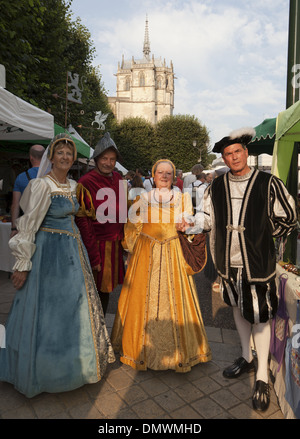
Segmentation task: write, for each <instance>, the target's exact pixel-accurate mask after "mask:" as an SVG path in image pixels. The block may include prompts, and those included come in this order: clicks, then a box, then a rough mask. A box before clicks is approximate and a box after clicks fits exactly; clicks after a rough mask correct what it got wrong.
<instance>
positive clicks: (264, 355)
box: [233, 307, 271, 383]
mask: <svg viewBox="0 0 300 439" xmlns="http://www.w3.org/2000/svg"><path fill="white" fill-rule="evenodd" d="M233 316H234V321H235V325H236V328H237V331H238V333H239V336H240V340H241V345H242V356H243V357H244V358H245V360H246V361H248V363H250V362H251V361H252V359H253V356H252V349H251V336H252V337H253V341H254V345H255V350H256V353H257V361H258V369H257V373H256V380H257V381H258V380H261V381H264V382H265V383H268V381H269V380H268V358H269V350H270V338H271V326H270V323H269V322H266V323H256V324H253V325H252V324H251V323H249V322H248V321H247V320H245V319H244V317H242V315H241V312H240V310H239V308H237V307H234V308H233Z"/></svg>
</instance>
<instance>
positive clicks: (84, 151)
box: [54, 123, 91, 159]
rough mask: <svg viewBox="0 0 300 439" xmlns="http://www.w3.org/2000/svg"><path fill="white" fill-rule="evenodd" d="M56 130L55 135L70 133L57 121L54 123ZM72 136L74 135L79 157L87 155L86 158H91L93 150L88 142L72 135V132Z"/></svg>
mask: <svg viewBox="0 0 300 439" xmlns="http://www.w3.org/2000/svg"><path fill="white" fill-rule="evenodd" d="M54 131H55V135H56V134H60V133H68V134H70V133H69V131H68V130H67V129H65V128H62V127H61V126H59V125H57V124H56V123H55V124H54ZM70 136H71V137H72V139H73V140H74V142H75V145H76V149H77V155H78V157H85V158H88V159H89V158H90V150H91V148H90V147H89V145H88V144H87V143H84V142H82V141H81V140H79V139H77V138H76V137H74V136H72V134H70Z"/></svg>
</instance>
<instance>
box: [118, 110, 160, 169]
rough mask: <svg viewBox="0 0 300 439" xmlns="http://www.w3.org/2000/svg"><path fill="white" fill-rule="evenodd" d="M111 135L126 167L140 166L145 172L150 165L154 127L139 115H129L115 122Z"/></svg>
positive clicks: (134, 167)
mask: <svg viewBox="0 0 300 439" xmlns="http://www.w3.org/2000/svg"><path fill="white" fill-rule="evenodd" d="M112 137H113V138H114V141H115V142H116V145H117V147H118V149H119V151H120V154H121V156H122V164H123V165H124V166H125V168H127V169H132V170H134V171H135V170H136V168H142V169H143V172H144V173H146V172H147V171H148V170H150V169H151V167H152V159H151V157H152V154H151V151H152V149H153V148H154V127H153V125H152V124H151V123H150V122H148V121H147V120H146V119H143V118H141V117H129V118H126V119H124V120H123V121H122V122H120V123H116V124H115V128H114V129H113V132H112Z"/></svg>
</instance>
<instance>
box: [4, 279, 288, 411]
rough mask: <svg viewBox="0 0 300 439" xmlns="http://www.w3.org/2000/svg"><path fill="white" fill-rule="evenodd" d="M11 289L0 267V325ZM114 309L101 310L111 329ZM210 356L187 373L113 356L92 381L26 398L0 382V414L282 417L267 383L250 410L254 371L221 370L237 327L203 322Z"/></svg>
mask: <svg viewBox="0 0 300 439" xmlns="http://www.w3.org/2000/svg"><path fill="white" fill-rule="evenodd" d="M13 295H14V290H13V288H12V285H11V281H10V279H9V278H8V274H7V273H4V272H0V324H5V321H6V318H7V314H8V312H9V309H10V305H11V302H12V300H13ZM113 319H114V314H113V313H109V314H107V317H106V321H107V326H108V328H109V329H111V327H112V324H113ZM206 331H207V335H208V339H209V343H210V346H211V349H212V354H213V359H212V361H210V362H209V363H205V364H199V365H196V366H194V367H193V368H192V370H191V372H188V373H186V374H178V373H175V372H173V371H151V370H148V371H145V372H137V371H135V370H133V369H132V368H130V367H129V366H127V365H123V364H122V363H121V362H120V361H119V359H118V358H117V360H116V362H115V363H113V364H110V365H109V366H108V368H107V371H106V374H105V377H104V378H103V379H102V380H101V381H100V382H99V383H97V384H89V385H85V386H83V387H81V388H79V389H76V390H73V391H71V392H65V393H59V394H48V393H43V394H41V395H38V396H36V397H34V398H31V399H28V398H26V397H25V396H23V395H22V394H20V393H19V392H17V391H16V390H15V389H14V387H13V386H12V385H11V384H8V383H3V382H0V419H99V420H101V419H102V420H106V419H148V420H150V419H152V420H154V419H166V420H167V419H169V420H176V419H180V420H183V419H190V420H199V419H263V418H267V419H284V416H283V414H282V412H281V410H280V407H279V406H278V402H277V397H276V395H275V393H274V391H273V387H272V385H271V404H270V407H269V409H268V410H267V411H266V412H265V413H258V412H255V411H254V410H253V409H252V401H251V394H252V388H253V385H254V379H255V375H254V373H253V372H252V373H249V374H244V375H242V376H241V377H239V378H237V379H234V380H229V379H226V378H224V377H223V375H222V370H223V368H224V367H226V366H227V365H229V364H231V363H232V361H233V360H234V359H235V358H237V357H239V356H240V353H241V349H240V344H239V339H238V335H237V332H236V331H235V330H234V329H224V328H217V327H212V326H206Z"/></svg>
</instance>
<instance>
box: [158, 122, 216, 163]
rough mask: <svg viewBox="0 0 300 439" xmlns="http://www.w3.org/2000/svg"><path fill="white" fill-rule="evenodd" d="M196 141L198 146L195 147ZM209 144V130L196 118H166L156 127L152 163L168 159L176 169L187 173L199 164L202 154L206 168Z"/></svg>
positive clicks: (202, 161)
mask: <svg viewBox="0 0 300 439" xmlns="http://www.w3.org/2000/svg"><path fill="white" fill-rule="evenodd" d="M194 141H195V142H196V146H193V142H194ZM208 143H209V136H208V132H207V129H206V127H205V126H202V125H201V124H200V122H199V121H198V119H197V118H196V117H195V116H190V115H177V116H166V117H164V118H163V119H162V120H161V121H160V122H158V123H157V125H156V130H155V144H156V146H155V148H154V149H152V161H153V162H154V161H156V160H157V159H161V158H168V159H170V160H172V161H173V162H174V164H175V166H176V168H179V169H182V170H183V171H184V172H187V171H190V170H191V168H192V166H193V165H194V164H196V163H198V162H199V160H200V152H201V163H202V164H203V166H204V167H205V166H206V165H207V164H208V160H207V156H208V152H207V146H208Z"/></svg>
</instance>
